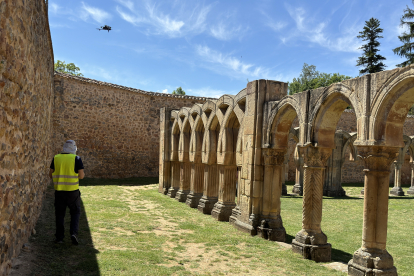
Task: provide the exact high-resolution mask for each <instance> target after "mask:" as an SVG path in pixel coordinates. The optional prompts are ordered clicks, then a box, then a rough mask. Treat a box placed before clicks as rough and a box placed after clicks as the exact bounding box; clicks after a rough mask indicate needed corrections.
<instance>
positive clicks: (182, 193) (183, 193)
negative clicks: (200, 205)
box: [175, 190, 190, 202]
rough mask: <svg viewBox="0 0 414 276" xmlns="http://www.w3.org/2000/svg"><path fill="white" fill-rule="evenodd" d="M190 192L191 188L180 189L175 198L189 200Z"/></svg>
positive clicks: (180, 200)
mask: <svg viewBox="0 0 414 276" xmlns="http://www.w3.org/2000/svg"><path fill="white" fill-rule="evenodd" d="M189 193H190V190H179V191H178V192H177V194H176V195H175V199H176V200H178V201H179V202H185V201H186V200H187V195H188V194H189Z"/></svg>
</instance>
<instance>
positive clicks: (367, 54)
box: [356, 17, 386, 75]
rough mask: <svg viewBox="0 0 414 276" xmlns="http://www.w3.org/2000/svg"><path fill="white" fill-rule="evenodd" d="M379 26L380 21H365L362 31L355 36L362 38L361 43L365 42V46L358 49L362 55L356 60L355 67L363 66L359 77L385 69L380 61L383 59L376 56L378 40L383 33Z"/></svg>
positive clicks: (372, 19)
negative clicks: (361, 51)
mask: <svg viewBox="0 0 414 276" xmlns="http://www.w3.org/2000/svg"><path fill="white" fill-rule="evenodd" d="M379 25H380V21H379V20H378V19H376V18H373V17H372V18H371V19H370V20H369V21H365V26H364V29H363V31H362V32H359V35H358V36H357V37H358V38H362V41H367V44H364V45H362V46H361V47H359V49H361V50H363V55H362V57H359V58H358V60H357V65H356V66H364V68H362V69H361V70H359V74H360V75H364V74H367V73H368V74H372V73H376V72H381V71H384V69H385V67H386V65H385V64H384V63H383V62H382V61H381V60H385V57H383V56H381V55H379V54H377V53H378V52H379V49H378V47H379V46H380V43H379V42H378V39H379V38H382V36H381V35H380V34H381V33H382V31H383V29H381V28H380V27H379Z"/></svg>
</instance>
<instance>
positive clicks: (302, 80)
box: [289, 63, 351, 95]
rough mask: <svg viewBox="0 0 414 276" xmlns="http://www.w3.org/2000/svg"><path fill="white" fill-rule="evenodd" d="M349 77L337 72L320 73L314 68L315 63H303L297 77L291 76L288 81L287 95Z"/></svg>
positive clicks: (324, 85) (325, 85)
mask: <svg viewBox="0 0 414 276" xmlns="http://www.w3.org/2000/svg"><path fill="white" fill-rule="evenodd" d="M350 78H351V77H348V76H345V75H340V74H339V73H334V74H328V73H320V72H319V71H317V70H316V66H315V65H308V64H306V63H304V64H303V68H302V72H301V73H300V75H299V77H298V78H293V81H292V82H290V83H289V95H293V94H295V93H298V92H302V91H306V90H311V89H316V88H318V87H327V86H329V85H331V84H333V83H336V82H341V81H343V80H346V79H350Z"/></svg>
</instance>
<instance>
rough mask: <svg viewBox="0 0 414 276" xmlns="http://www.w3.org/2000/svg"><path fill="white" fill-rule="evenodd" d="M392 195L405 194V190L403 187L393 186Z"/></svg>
mask: <svg viewBox="0 0 414 276" xmlns="http://www.w3.org/2000/svg"><path fill="white" fill-rule="evenodd" d="M390 194H391V195H394V196H403V195H405V193H404V190H403V189H402V188H401V187H393V188H392V189H391V191H390Z"/></svg>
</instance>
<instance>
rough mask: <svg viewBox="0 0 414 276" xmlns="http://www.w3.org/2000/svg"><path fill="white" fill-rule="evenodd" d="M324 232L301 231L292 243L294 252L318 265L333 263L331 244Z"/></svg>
mask: <svg viewBox="0 0 414 276" xmlns="http://www.w3.org/2000/svg"><path fill="white" fill-rule="evenodd" d="M327 240H328V239H327V237H326V235H325V234H324V233H323V232H320V233H313V232H311V231H309V232H307V231H306V230H301V231H300V232H299V233H297V234H296V237H295V239H294V240H293V241H292V251H293V252H295V253H298V254H301V255H302V256H303V258H305V259H310V260H312V261H315V262H317V263H319V262H330V261H331V248H332V246H331V244H330V243H327Z"/></svg>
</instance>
